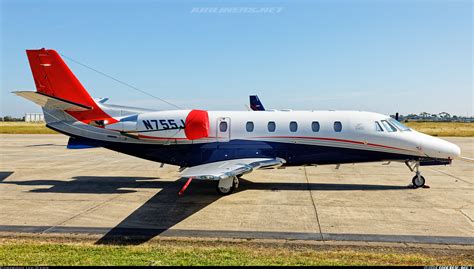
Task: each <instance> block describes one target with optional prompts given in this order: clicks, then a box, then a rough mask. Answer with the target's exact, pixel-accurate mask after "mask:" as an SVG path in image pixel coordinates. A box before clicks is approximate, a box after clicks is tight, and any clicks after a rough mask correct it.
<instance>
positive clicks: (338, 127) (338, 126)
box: [334, 121, 342, 132]
mask: <svg viewBox="0 0 474 269" xmlns="http://www.w3.org/2000/svg"><path fill="white" fill-rule="evenodd" d="M334 131H336V132H340V131H342V123H341V122H340V121H335V122H334Z"/></svg>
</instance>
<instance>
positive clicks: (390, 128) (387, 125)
mask: <svg viewBox="0 0 474 269" xmlns="http://www.w3.org/2000/svg"><path fill="white" fill-rule="evenodd" d="M382 125H383V127H384V128H385V130H387V132H390V133H391V132H396V131H397V128H395V127H393V125H392V124H390V123H389V122H388V121H386V120H383V121H382Z"/></svg>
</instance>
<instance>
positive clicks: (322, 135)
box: [107, 110, 461, 159]
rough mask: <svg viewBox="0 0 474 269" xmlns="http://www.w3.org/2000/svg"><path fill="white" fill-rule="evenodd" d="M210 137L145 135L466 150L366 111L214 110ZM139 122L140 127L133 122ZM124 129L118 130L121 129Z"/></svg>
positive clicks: (181, 114) (425, 151)
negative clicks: (391, 127) (337, 125)
mask: <svg viewBox="0 0 474 269" xmlns="http://www.w3.org/2000/svg"><path fill="white" fill-rule="evenodd" d="M189 112H190V110H170V111H158V112H148V113H143V114H139V116H138V120H137V122H136V123H128V124H131V125H129V126H128V127H126V128H124V126H120V125H121V124H122V123H116V124H113V125H109V126H107V128H110V129H116V130H121V131H132V130H137V131H146V128H145V127H144V125H143V120H158V121H159V120H162V119H174V120H175V121H176V122H179V121H181V120H183V121H184V120H185V119H186V116H187V114H188V113H189ZM208 114H209V124H210V137H208V138H203V139H197V140H187V139H186V136H185V133H184V130H168V131H153V132H146V133H143V135H144V136H146V137H142V138H141V139H144V140H147V142H148V143H157V144H177V143H179V144H187V143H209V142H226V141H229V140H234V139H243V140H257V141H271V142H283V143H298V144H307V145H321V146H331V147H342V148H351V149H362V150H371V151H381V152H389V153H398V154H409V155H414V156H421V157H432V158H443V159H448V158H449V159H453V158H455V157H458V156H460V154H461V150H460V148H459V147H458V146H456V145H455V144H452V143H450V142H447V141H445V140H442V139H439V138H436V137H432V136H429V135H425V134H422V133H419V132H417V131H414V130H410V131H401V130H397V131H396V132H388V131H387V130H386V128H385V127H384V126H383V125H382V124H381V125H382V128H384V130H383V131H382V132H378V131H377V130H376V123H375V122H376V121H377V122H379V123H380V122H381V121H382V120H386V119H389V118H390V117H389V116H386V115H383V114H378V113H372V112H363V111H289V110H286V111H208ZM223 119H225V120H226V121H227V122H228V130H227V131H226V132H220V130H219V122H220V121H222V120H223ZM249 121H251V122H253V124H254V130H253V131H252V132H248V131H247V130H246V124H247V122H249ZM270 121H273V122H275V124H276V130H275V132H269V131H268V128H267V124H268V122H270ZM292 121H294V122H296V123H297V124H298V129H297V131H296V132H291V131H290V128H289V124H290V122H292ZM313 121H317V122H319V125H320V130H319V131H318V132H313V130H312V122H313ZM336 121H339V122H341V124H342V131H341V132H335V130H334V122H336ZM133 124H135V125H133ZM117 127H118V128H117Z"/></svg>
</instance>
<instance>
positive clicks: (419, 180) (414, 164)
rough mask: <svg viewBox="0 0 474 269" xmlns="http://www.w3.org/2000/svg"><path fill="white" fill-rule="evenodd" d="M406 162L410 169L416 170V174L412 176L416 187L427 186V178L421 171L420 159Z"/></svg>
mask: <svg viewBox="0 0 474 269" xmlns="http://www.w3.org/2000/svg"><path fill="white" fill-rule="evenodd" d="M405 164H406V165H407V166H408V169H410V171H412V172H415V174H416V175H415V176H414V177H413V178H412V180H411V182H412V184H413V187H414V188H415V189H417V188H421V187H424V186H425V178H424V177H423V176H422V175H421V172H420V169H419V168H420V161H406V162H405Z"/></svg>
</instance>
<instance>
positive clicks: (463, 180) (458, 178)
mask: <svg viewBox="0 0 474 269" xmlns="http://www.w3.org/2000/svg"><path fill="white" fill-rule="evenodd" d="M428 168H429V169H431V170H433V171H436V172H439V173H441V174H445V175H447V176H450V177H452V178H455V179H457V180H461V181H462V182H465V183H467V184H470V185H474V184H473V183H471V182H469V181H467V180H465V179H462V178H460V177H457V176H453V175H451V174H448V173H446V172H443V171H441V170H437V169H434V168H431V167H428Z"/></svg>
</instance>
